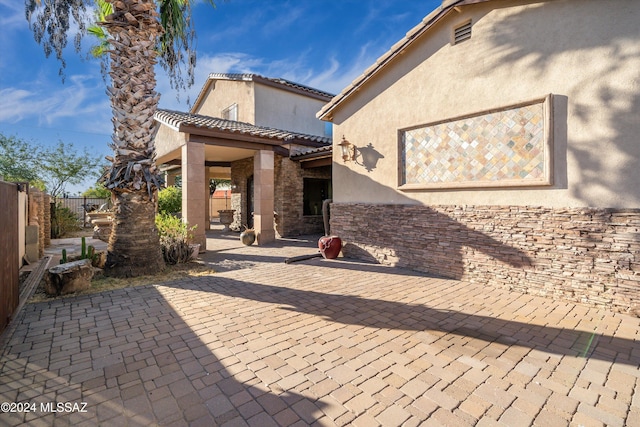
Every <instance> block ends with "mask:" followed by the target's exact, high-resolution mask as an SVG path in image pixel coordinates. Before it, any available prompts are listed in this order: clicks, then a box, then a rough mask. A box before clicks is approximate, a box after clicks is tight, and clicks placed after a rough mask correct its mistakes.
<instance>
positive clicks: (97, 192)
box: [82, 183, 111, 199]
mask: <svg viewBox="0 0 640 427" xmlns="http://www.w3.org/2000/svg"><path fill="white" fill-rule="evenodd" d="M82 195H83V196H84V197H91V198H94V199H108V198H110V197H111V191H109V190H108V189H107V188H105V186H104V185H103V184H101V183H98V184H96V185H95V187H89V189H88V190H85V191H84V192H83V193H82Z"/></svg>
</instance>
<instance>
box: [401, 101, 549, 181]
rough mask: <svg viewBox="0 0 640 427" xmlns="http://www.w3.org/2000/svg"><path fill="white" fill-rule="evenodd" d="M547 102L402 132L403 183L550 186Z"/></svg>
mask: <svg viewBox="0 0 640 427" xmlns="http://www.w3.org/2000/svg"><path fill="white" fill-rule="evenodd" d="M548 99H549V98H547V100H548ZM549 104H550V102H546V101H545V100H540V101H537V102H536V103H531V104H528V105H519V106H516V107H508V108H505V109H504V110H500V111H493V112H490V113H484V114H480V115H476V116H472V117H467V118H462V119H456V120H451V121H446V122H442V123H437V124H432V125H427V126H424V127H419V128H415V129H410V130H404V131H402V132H401V133H400V138H401V141H400V151H401V152H400V158H401V162H402V163H401V173H402V177H401V185H403V186H404V185H406V186H408V187H425V188H429V187H432V188H433V187H435V188H446V187H474V186H475V187H482V186H508V185H541V184H549V183H550V182H549V181H550V180H549V171H548V168H549V161H548V154H549V151H548V150H549V148H548V141H547V139H548V138H547V129H546V127H547V126H548V124H547V119H546V118H547V115H548V112H547V111H546V110H547V109H548V108H549V107H548V105H549Z"/></svg>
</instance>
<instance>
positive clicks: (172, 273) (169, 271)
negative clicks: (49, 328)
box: [28, 261, 215, 303]
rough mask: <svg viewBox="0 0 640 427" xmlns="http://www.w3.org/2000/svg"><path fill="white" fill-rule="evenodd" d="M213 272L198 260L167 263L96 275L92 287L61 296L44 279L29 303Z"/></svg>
mask: <svg viewBox="0 0 640 427" xmlns="http://www.w3.org/2000/svg"><path fill="white" fill-rule="evenodd" d="M213 274H215V271H214V270H212V269H211V268H210V267H208V266H207V265H205V264H202V263H200V262H197V261H194V262H189V263H182V264H176V265H167V267H166V268H165V269H164V270H163V271H161V272H158V273H157V274H153V275H145V276H140V277H133V278H115V277H105V276H104V275H102V274H99V275H96V276H94V278H93V280H92V281H91V288H89V289H87V290H84V291H80V292H76V293H73V294H68V295H60V296H49V295H47V293H46V292H45V288H44V280H41V281H40V283H39V284H38V287H37V289H36V290H35V292H34V293H33V295H32V296H31V298H29V301H28V303H37V302H43V301H50V300H54V299H58V298H65V297H74V296H77V295H88V294H94V293H98V292H105V291H111V290H114V289H121V288H128V287H134V286H144V285H151V284H160V283H163V282H170V281H172V280H177V279H181V278H184V277H188V276H192V277H197V276H210V275H213Z"/></svg>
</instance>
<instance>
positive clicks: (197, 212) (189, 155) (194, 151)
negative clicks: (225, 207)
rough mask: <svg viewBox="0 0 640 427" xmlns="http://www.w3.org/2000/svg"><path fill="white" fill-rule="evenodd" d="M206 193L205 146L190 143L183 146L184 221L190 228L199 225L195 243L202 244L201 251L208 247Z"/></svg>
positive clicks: (195, 231) (195, 233) (194, 239)
mask: <svg viewBox="0 0 640 427" xmlns="http://www.w3.org/2000/svg"><path fill="white" fill-rule="evenodd" d="M204 193H205V166H204V144H199V143H195V142H188V143H186V144H185V145H183V146H182V219H183V220H185V221H187V222H188V223H189V227H193V226H194V225H197V227H196V229H195V230H194V231H193V243H200V249H201V250H204V249H205V248H206V247H207V238H206V236H205V230H206V229H207V227H206V220H205V199H204V198H203V195H204Z"/></svg>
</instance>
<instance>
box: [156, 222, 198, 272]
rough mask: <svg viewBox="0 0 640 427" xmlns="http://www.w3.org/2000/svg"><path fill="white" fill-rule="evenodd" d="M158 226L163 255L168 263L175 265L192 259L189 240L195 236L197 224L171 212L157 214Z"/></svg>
mask: <svg viewBox="0 0 640 427" xmlns="http://www.w3.org/2000/svg"><path fill="white" fill-rule="evenodd" d="M156 227H157V228H158V234H159V235H160V246H161V247H162V256H163V257H164V260H165V262H166V263H167V264H170V265H173V264H177V263H184V262H188V261H190V260H191V248H190V247H189V241H190V240H191V239H192V238H193V234H192V232H193V230H195V228H196V226H193V227H189V224H187V223H184V222H182V219H180V218H178V217H176V216H174V215H171V214H170V213H160V214H158V215H156Z"/></svg>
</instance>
